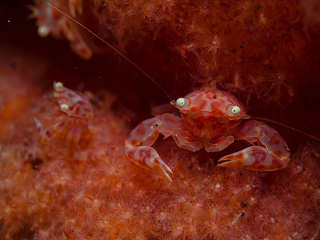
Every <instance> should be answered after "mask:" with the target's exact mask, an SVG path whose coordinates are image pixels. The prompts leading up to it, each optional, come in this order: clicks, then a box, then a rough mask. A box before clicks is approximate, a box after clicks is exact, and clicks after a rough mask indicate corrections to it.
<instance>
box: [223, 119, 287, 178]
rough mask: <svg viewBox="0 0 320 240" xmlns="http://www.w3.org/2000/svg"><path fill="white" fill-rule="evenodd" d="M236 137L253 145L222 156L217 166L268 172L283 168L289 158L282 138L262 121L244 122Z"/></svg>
mask: <svg viewBox="0 0 320 240" xmlns="http://www.w3.org/2000/svg"><path fill="white" fill-rule="evenodd" d="M236 137H237V139H239V140H246V141H247V142H249V143H251V144H255V146H251V147H248V148H245V149H243V150H241V151H238V152H236V153H233V154H229V155H227V156H224V157H222V158H221V159H219V161H218V162H219V163H218V166H221V167H234V168H244V169H248V170H253V171H261V172H268V171H276V170H279V169H282V168H285V167H286V166H287V164H288V162H289V160H290V152H289V151H290V150H289V148H288V145H287V144H286V142H285V141H284V139H283V138H282V137H281V136H280V134H279V133H278V132H277V131H276V130H274V129H273V128H271V127H269V126H268V125H266V124H264V123H262V122H259V121H255V120H251V121H248V122H246V123H245V124H244V126H243V127H242V128H241V129H240V131H239V133H238V134H237V135H236Z"/></svg>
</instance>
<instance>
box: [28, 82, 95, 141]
mask: <svg viewBox="0 0 320 240" xmlns="http://www.w3.org/2000/svg"><path fill="white" fill-rule="evenodd" d="M53 90H54V91H53V98H54V102H55V103H56V104H57V107H58V108H57V111H52V112H53V113H54V114H53V115H52V116H51V118H50V119H49V121H40V120H39V119H37V118H34V121H35V123H36V127H37V129H38V131H39V133H40V137H41V142H43V143H46V144H49V145H51V144H53V142H52V141H60V140H63V141H62V142H64V143H65V144H68V145H74V146H78V145H79V143H80V142H81V141H82V140H86V139H88V138H89V137H90V135H91V133H90V131H89V128H88V126H89V122H90V121H91V120H92V118H93V109H92V106H91V103H90V101H89V99H88V98H87V97H86V96H84V95H82V94H81V93H77V92H75V91H73V90H71V89H69V88H67V87H65V86H64V85H63V84H62V83H61V82H55V83H54V84H53ZM43 123H45V125H47V126H48V127H47V128H45V127H44V125H43Z"/></svg>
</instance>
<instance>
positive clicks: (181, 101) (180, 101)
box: [176, 98, 186, 107]
mask: <svg viewBox="0 0 320 240" xmlns="http://www.w3.org/2000/svg"><path fill="white" fill-rule="evenodd" d="M185 103H186V101H185V99H184V98H178V99H177V101H176V105H177V106H178V107H183V106H184V105H185Z"/></svg>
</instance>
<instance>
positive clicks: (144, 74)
mask: <svg viewBox="0 0 320 240" xmlns="http://www.w3.org/2000/svg"><path fill="white" fill-rule="evenodd" d="M48 5H49V6H50V7H52V8H53V9H55V10H56V11H58V12H59V13H60V14H61V15H63V16H64V17H66V18H68V19H69V20H70V21H72V22H73V23H75V24H78V25H79V26H81V27H82V28H83V29H85V30H86V31H87V32H88V33H90V34H91V35H93V36H94V37H95V38H97V39H98V40H99V41H101V42H102V43H103V44H105V45H106V46H108V47H109V48H110V49H111V50H113V51H114V52H115V53H117V54H119V56H121V57H122V58H123V59H124V60H125V61H127V62H128V63H129V64H131V65H132V66H133V67H134V68H136V69H137V70H138V71H139V72H140V73H141V74H142V75H143V76H145V77H146V78H148V79H149V80H151V81H152V82H153V84H155V85H156V86H157V87H158V88H159V89H160V90H161V91H162V92H163V93H164V94H165V95H166V97H167V98H168V99H169V100H171V99H172V97H171V96H170V95H169V94H168V92H167V91H166V90H165V89H164V88H163V87H162V86H161V85H160V84H159V82H157V81H156V80H155V79H154V78H152V77H151V76H150V75H149V74H148V73H147V72H146V71H144V70H143V69H142V68H141V67H140V66H139V65H138V64H136V63H135V62H134V61H132V60H131V59H130V58H129V57H127V56H126V55H125V54H124V53H122V52H121V51H120V50H119V49H118V48H116V47H115V46H113V45H112V44H111V43H109V42H108V41H106V40H105V39H103V38H102V37H100V36H99V35H98V34H97V33H95V32H94V31H93V30H91V29H90V28H89V27H87V26H86V25H84V24H82V23H81V22H79V21H78V20H77V19H75V18H74V17H72V16H71V15H69V14H68V13H66V12H64V11H63V10H62V9H60V8H59V7H57V6H55V5H54V4H53V3H52V2H51V1H48Z"/></svg>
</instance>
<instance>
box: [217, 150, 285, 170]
mask: <svg viewBox="0 0 320 240" xmlns="http://www.w3.org/2000/svg"><path fill="white" fill-rule="evenodd" d="M287 163H288V161H286V160H285V159H281V158H278V157H276V156H274V155H273V154H270V153H269V152H268V151H267V149H265V148H264V147H261V146H251V147H248V148H245V149H243V150H241V151H239V152H236V153H233V154H229V155H227V156H224V157H222V158H220V159H219V160H218V166H220V167H232V168H242V169H248V170H252V171H260V172H271V171H277V170H279V169H282V168H285V167H286V166H287Z"/></svg>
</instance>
